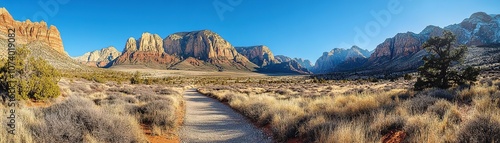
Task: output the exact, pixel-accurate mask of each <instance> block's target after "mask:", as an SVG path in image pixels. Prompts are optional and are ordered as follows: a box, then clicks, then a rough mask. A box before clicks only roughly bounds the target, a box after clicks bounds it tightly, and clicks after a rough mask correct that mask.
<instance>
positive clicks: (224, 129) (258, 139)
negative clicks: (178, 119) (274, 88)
mask: <svg viewBox="0 0 500 143" xmlns="http://www.w3.org/2000/svg"><path fill="white" fill-rule="evenodd" d="M184 99H185V100H186V116H185V118H184V125H183V126H182V128H181V130H180V138H181V142H183V143H192V142H203V143H205V142H227V143H267V142H272V140H271V139H270V137H268V136H266V135H265V134H264V133H263V132H262V131H261V130H259V129H258V128H256V127H255V126H254V125H252V124H251V123H250V122H249V121H247V120H246V119H245V117H244V116H242V115H241V114H239V113H237V112H235V111H234V110H233V109H231V108H230V107H228V106H226V105H224V104H222V103H220V102H219V101H217V100H215V99H212V98H209V97H207V96H204V95H202V94H200V93H198V92H196V89H190V90H187V91H186V92H185V93H184Z"/></svg>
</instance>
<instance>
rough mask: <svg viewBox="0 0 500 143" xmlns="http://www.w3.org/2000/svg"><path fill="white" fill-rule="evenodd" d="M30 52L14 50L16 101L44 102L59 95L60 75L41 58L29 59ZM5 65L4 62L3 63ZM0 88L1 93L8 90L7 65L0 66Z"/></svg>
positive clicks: (20, 49) (22, 49) (21, 49)
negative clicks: (31, 100) (32, 100)
mask: <svg viewBox="0 0 500 143" xmlns="http://www.w3.org/2000/svg"><path fill="white" fill-rule="evenodd" d="M29 55H30V51H29V50H28V49H27V48H25V47H19V48H18V49H17V50H16V56H15V57H16V58H15V60H14V65H15V70H14V78H13V79H11V80H14V81H17V82H16V83H15V85H14V87H17V89H16V99H34V100H45V99H47V98H55V97H57V96H59V95H60V91H59V86H58V85H57V82H59V80H60V78H61V74H60V73H59V72H58V71H57V70H56V69H55V68H54V67H52V66H51V65H50V64H49V63H47V62H46V61H45V60H43V59H41V58H33V57H29ZM0 63H6V60H3V62H0ZM0 66H1V67H0V85H1V86H0V88H1V90H3V91H7V89H8V81H7V80H8V79H7V76H8V72H9V71H8V67H7V66H8V65H7V64H1V65H0Z"/></svg>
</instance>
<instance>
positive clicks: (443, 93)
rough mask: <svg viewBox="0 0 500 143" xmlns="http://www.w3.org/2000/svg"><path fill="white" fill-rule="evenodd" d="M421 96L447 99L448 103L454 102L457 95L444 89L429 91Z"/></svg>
mask: <svg viewBox="0 0 500 143" xmlns="http://www.w3.org/2000/svg"><path fill="white" fill-rule="evenodd" d="M421 94H427V95H429V96H431V97H435V98H440V99H446V100H448V101H452V100H453V99H455V95H453V93H451V92H449V91H448V90H444V89H429V90H426V91H425V92H424V93H421Z"/></svg>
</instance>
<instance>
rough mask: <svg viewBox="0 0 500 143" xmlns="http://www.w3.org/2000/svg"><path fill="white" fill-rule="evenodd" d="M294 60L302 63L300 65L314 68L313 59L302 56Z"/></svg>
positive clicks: (309, 68)
mask: <svg viewBox="0 0 500 143" xmlns="http://www.w3.org/2000/svg"><path fill="white" fill-rule="evenodd" d="M293 60H295V61H297V63H299V64H300V66H302V67H304V68H306V69H308V70H311V69H312V67H313V66H312V63H311V61H309V60H307V59H302V58H293Z"/></svg>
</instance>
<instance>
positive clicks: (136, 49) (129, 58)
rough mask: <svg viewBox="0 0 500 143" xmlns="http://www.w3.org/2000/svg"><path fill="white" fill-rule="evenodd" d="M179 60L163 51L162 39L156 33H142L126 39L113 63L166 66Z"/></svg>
mask: <svg viewBox="0 0 500 143" xmlns="http://www.w3.org/2000/svg"><path fill="white" fill-rule="evenodd" d="M179 61H180V60H179V59H178V58H177V57H175V56H171V55H169V54H167V53H165V52H164V49H163V40H162V39H161V37H160V36H159V35H157V34H154V35H153V34H150V33H147V32H146V33H143V34H142V36H141V38H139V39H138V40H136V39H134V38H133V37H131V38H129V39H128V40H127V43H126V44H125V48H124V50H123V53H122V55H120V56H119V57H118V58H116V59H115V61H114V62H113V65H147V66H152V67H158V68H168V67H169V66H171V65H173V64H175V63H177V62H179Z"/></svg>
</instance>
